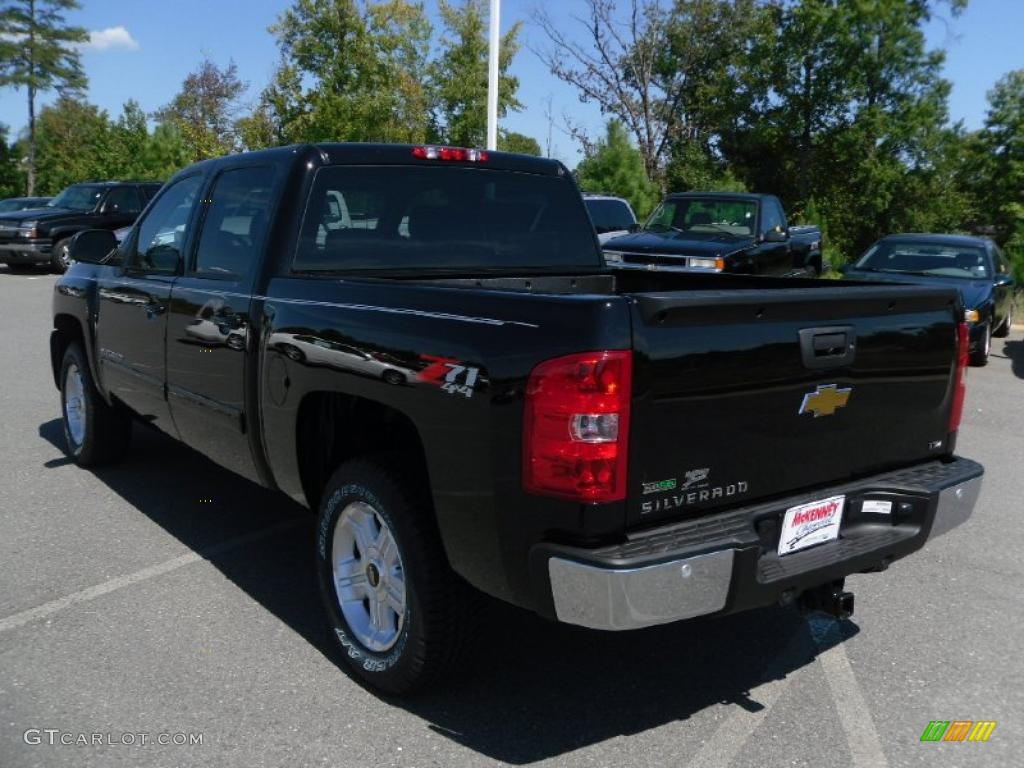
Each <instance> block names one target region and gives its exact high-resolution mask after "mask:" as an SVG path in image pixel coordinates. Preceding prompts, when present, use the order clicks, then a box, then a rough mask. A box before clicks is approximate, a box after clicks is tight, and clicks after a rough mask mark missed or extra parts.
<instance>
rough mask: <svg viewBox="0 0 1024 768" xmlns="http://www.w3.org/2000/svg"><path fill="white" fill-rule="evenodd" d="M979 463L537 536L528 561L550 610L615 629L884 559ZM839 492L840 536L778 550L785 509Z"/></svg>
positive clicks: (918, 531)
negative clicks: (616, 533)
mask: <svg viewBox="0 0 1024 768" xmlns="http://www.w3.org/2000/svg"><path fill="white" fill-rule="evenodd" d="M983 473H984V470H983V468H982V467H981V465H980V464H978V463H976V462H973V461H970V460H969V459H960V458H958V459H955V460H953V461H951V462H939V461H935V462H929V463H928V464H925V465H919V466H917V467H912V468H910V469H908V470H901V471H898V472H891V473H886V474H883V475H878V476H876V477H871V478H865V479H864V480H861V481H857V482H855V483H846V484H843V485H840V486H833V487H829V488H823V489H817V490H815V491H813V492H811V493H808V494H803V495H801V496H798V497H790V498H787V499H782V500H779V501H778V502H775V503H772V504H767V505H765V504H761V505H756V506H751V507H746V508H743V509H738V510H730V511H728V512H723V513H719V514H715V515H709V516H706V517H702V518H698V519H695V520H690V521H687V522H685V523H682V524H676V525H673V526H669V527H665V528H660V529H656V530H653V531H645V532H643V533H642V534H639V535H637V536H634V537H633V538H631V539H630V540H629V541H627V542H626V543H625V544H622V545H617V546H614V547H606V548H602V549H596V550H586V549H572V548H569V547H564V546H558V545H548V544H542V545H538V547H535V548H534V552H533V555H532V561H533V563H534V565H535V566H536V565H539V564H540V562H539V561H541V560H544V561H546V566H547V575H548V578H549V580H550V589H551V598H552V601H553V603H554V613H555V616H556V617H557V618H558V620H559V621H563V622H566V623H569V624H579V625H582V626H585V627H592V628H595V629H606V630H622V629H635V628H638V627H645V626H650V625H654V624H664V623H667V622H672V621H677V620H679V619H687V618H692V617H695V616H702V615H707V614H713V613H731V612H735V611H740V610H746V609H749V608H754V607H758V606H761V605H769V604H771V603H773V602H776V601H778V600H779V599H782V598H784V597H786V596H787V593H788V596H789V597H795V596H796V595H797V594H799V593H800V592H802V591H803V590H805V589H809V588H811V587H814V586H817V585H819V584H823V583H826V582H828V581H832V580H835V579H838V578H842V577H844V576H847V575H849V574H851V573H858V572H864V571H872V570H882V569H884V568H886V567H887V566H888V565H889V563H891V562H892V561H894V560H897V559H899V558H901V557H905V556H906V555H908V554H910V553H912V552H914V551H916V550H917V549H920V548H921V547H922V546H924V544H925V542H926V541H928V540H929V539H931V538H935V537H936V536H941V535H942V534H944V533H947V532H948V531H950V530H952V529H953V528H955V527H956V526H958V525H960V524H961V523H963V522H964V521H965V520H966V519H967V518H968V517H970V515H971V512H972V511H973V509H974V506H975V503H976V501H977V499H978V495H979V493H980V491H981V478H982V475H983ZM840 494H842V495H844V496H846V500H847V503H846V510H845V512H844V516H843V522H842V525H841V527H840V533H839V538H838V539H837V540H836V541H832V542H828V543H826V544H819V545H818V546H815V547H811V548H809V549H805V550H801V551H799V552H794V553H791V554H789V555H786V556H785V557H779V555H778V551H777V545H778V537H779V523H780V521H781V517H782V515H783V514H784V512H785V510H786V509H788V508H789V507H791V506H795V505H797V504H801V503H803V502H805V501H808V500H813V499H817V498H826V497H830V496H836V495H840ZM868 499H870V500H883V501H890V502H892V507H891V509H892V511H891V513H889V514H888V515H879V514H876V513H865V512H864V511H863V509H862V505H863V502H864V501H865V500H868Z"/></svg>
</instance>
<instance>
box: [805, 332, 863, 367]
mask: <svg viewBox="0 0 1024 768" xmlns="http://www.w3.org/2000/svg"><path fill="white" fill-rule="evenodd" d="M856 353H857V337H856V336H855V335H854V333H853V326H852V325H833V326H829V327H827V328H804V329H803V330H801V331H800V354H801V356H802V357H803V359H804V366H805V367H806V368H838V367H839V366H842V365H850V364H851V363H852V362H853V358H854V355H856Z"/></svg>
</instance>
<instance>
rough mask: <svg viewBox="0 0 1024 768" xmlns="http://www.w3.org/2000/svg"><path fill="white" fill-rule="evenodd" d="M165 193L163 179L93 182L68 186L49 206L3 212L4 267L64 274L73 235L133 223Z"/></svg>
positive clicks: (0, 247) (0, 256)
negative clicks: (156, 196) (162, 188)
mask: <svg viewBox="0 0 1024 768" xmlns="http://www.w3.org/2000/svg"><path fill="white" fill-rule="evenodd" d="M159 189H160V182H159V181H90V182H85V183H82V184H72V185H71V186H69V187H66V188H65V189H64V190H63V191H62V192H61V193H60V194H59V195H57V196H56V197H55V198H53V199H52V200H50V201H49V202H48V203H44V204H43V205H40V206H36V207H34V208H28V209H25V210H18V211H13V212H7V213H0V264H7V266H8V268H9V269H15V270H17V269H25V268H32V267H38V266H48V267H50V268H51V269H52V270H53V271H55V272H63V271H64V270H66V269H67V268H68V266H69V265H70V264H71V257H70V255H69V252H68V245H69V243H70V241H71V237H72V235H74V234H76V233H77V232H82V231H84V230H87V229H111V230H113V229H118V228H120V227H124V226H128V225H130V224H131V223H132V222H133V221H135V218H136V217H137V216H138V215H139V212H140V211H141V210H142V208H143V207H144V206H145V205H146V203H148V202H149V201H150V200H151V199H152V197H153V195H155V194H156V193H157V190H159Z"/></svg>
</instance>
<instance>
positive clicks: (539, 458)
mask: <svg viewBox="0 0 1024 768" xmlns="http://www.w3.org/2000/svg"><path fill="white" fill-rule="evenodd" d="M632 383H633V353H632V352H630V351H628V350H627V351H623V350H618V351H612V352H583V353H580V354H576V355H567V356H566V357H558V358H555V359H554V360H548V361H546V362H543V363H541V364H540V365H538V366H537V367H536V368H534V369H533V372H532V373H531V374H530V380H529V382H528V383H527V385H526V408H525V412H524V420H523V488H524V490H526V491H528V492H530V493H537V494H541V495H544V496H558V497H561V498H568V499H574V500H577V501H587V502H607V501H619V500H621V499H624V498H626V465H627V458H628V450H627V441H628V440H629V399H630V393H631V389H632Z"/></svg>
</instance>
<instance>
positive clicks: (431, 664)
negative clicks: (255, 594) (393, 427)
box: [316, 456, 473, 694]
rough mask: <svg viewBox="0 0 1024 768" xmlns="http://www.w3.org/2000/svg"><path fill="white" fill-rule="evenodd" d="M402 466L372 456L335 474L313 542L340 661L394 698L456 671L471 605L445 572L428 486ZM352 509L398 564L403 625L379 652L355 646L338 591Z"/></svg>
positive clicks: (449, 572)
mask: <svg viewBox="0 0 1024 768" xmlns="http://www.w3.org/2000/svg"><path fill="white" fill-rule="evenodd" d="M408 465H409V463H408V461H406V462H404V466H405V467H408ZM399 466H403V463H402V462H401V460H400V459H398V458H396V457H393V456H375V457H370V458H364V459H355V460H352V461H349V462H346V463H345V464H342V465H341V466H340V467H338V469H337V470H336V471H335V472H334V474H333V475H332V476H331V479H330V481H329V482H328V483H327V487H326V488H325V489H324V494H323V497H322V500H321V502H320V515H319V521H318V525H317V541H316V562H317V574H318V580H319V582H320V593H321V596H322V598H323V601H324V608H325V610H326V612H327V618H328V622H329V624H330V627H331V630H332V634H333V635H334V639H335V641H336V642H337V646H336V647H337V649H338V651H339V653H340V656H341V659H342V660H343V662H344V663H345V665H346V666H347V667H348V668H349V669H350V670H351V671H352V673H353V674H354V675H355V676H356V677H358V678H359V679H360V680H361V681H363V682H364V683H366V684H367V685H369V686H370V687H372V688H374V689H376V690H379V691H382V692H385V693H391V694H406V693H410V692H412V691H413V690H415V689H417V688H421V687H423V686H425V685H427V684H428V683H430V682H433V681H436V680H438V679H440V678H441V677H442V676H444V675H445V673H446V672H448V671H449V670H450V669H451V668H452V667H453V665H454V664H455V662H456V660H457V659H458V658H459V655H460V653H461V651H462V648H463V646H464V644H465V640H466V636H467V634H468V626H469V621H470V618H471V615H470V614H471V602H472V600H473V594H472V590H471V588H470V587H469V586H468V585H467V584H466V583H465V582H463V581H462V580H461V579H460V578H459V577H458V576H457V575H456V574H455V573H454V571H452V569H451V567H450V566H449V565H448V561H447V558H446V557H445V554H444V549H443V547H442V545H441V539H440V535H439V534H438V531H437V525H436V523H435V521H434V517H433V512H432V510H431V509H430V504H429V501H428V498H429V494H428V493H427V489H426V483H425V482H423V481H412V480H410V479H409V478H410V473H409V472H408V471H400V470H398V469H396V467H399ZM357 502H362V504H365V505H368V506H369V507H371V508H372V509H373V511H374V513H376V515H377V516H379V519H380V521H382V522H383V523H386V525H387V526H388V528H389V529H390V532H391V535H392V536H393V539H394V542H395V544H397V549H398V554H399V558H400V566H401V573H402V580H403V583H404V594H405V601H404V611H403V620H402V622H401V626H400V628H398V630H397V636H396V637H395V639H394V640H393V641H392V645H391V646H390V647H389V648H387V649H386V650H383V651H375V650H371V649H370V648H368V647H367V645H366V644H364V643H363V642H361V641H360V639H359V637H358V634H357V632H356V631H355V630H353V629H352V627H351V626H350V624H349V622H348V621H347V619H346V618H345V614H344V612H343V611H342V608H341V603H340V599H339V597H338V592H337V590H336V588H335V581H334V569H333V566H332V563H333V558H334V552H333V550H334V541H335V531H336V529H337V527H338V521H339V519H340V518H341V516H342V513H343V512H344V511H345V510H346V509H347V508H349V506H350V505H352V504H354V503H357ZM344 554H345V553H338V555H339V557H340V556H343V555H344ZM366 573H367V575H368V576H370V578H368V579H367V580H366V583H368V584H373V578H372V575H371V574H370V571H369V569H367V572H366ZM374 573H376V571H375V572H374ZM378 581H380V579H378ZM355 602H356V605H359V602H358V599H357V600H356V601H355ZM364 602H365V601H364ZM367 605H368V603H367ZM396 615H397V612H396ZM396 625H397V622H396Z"/></svg>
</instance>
